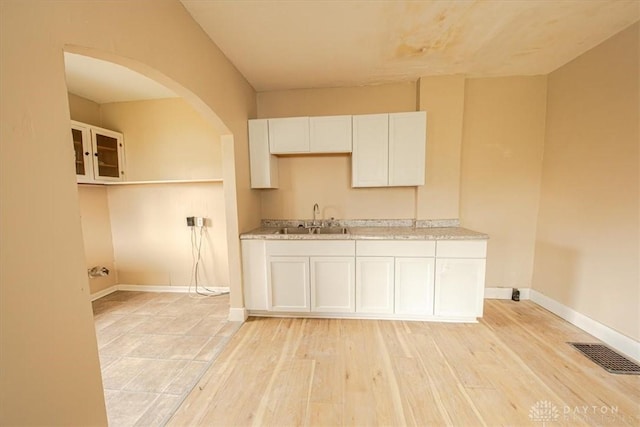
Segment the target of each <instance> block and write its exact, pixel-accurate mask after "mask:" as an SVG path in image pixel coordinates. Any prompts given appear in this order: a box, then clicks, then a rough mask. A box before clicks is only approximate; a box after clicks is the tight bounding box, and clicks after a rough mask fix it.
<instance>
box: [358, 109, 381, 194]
mask: <svg viewBox="0 0 640 427" xmlns="http://www.w3.org/2000/svg"><path fill="white" fill-rule="evenodd" d="M351 165H352V167H351V173H352V183H353V186H354V187H386V186H387V185H388V184H389V115H388V114H366V115H360V116H353V157H352V163H351Z"/></svg>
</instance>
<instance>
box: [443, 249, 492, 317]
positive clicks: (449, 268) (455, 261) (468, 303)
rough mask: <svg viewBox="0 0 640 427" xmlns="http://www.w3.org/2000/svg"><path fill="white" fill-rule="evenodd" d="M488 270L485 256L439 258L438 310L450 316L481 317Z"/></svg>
mask: <svg viewBox="0 0 640 427" xmlns="http://www.w3.org/2000/svg"><path fill="white" fill-rule="evenodd" d="M484 273H485V260H484V259H469V258H444V259H437V260H436V276H435V279H436V280H435V298H434V314H435V315H436V316H449V317H481V316H482V306H483V302H484Z"/></svg>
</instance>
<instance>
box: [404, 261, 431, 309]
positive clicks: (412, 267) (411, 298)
mask: <svg viewBox="0 0 640 427" xmlns="http://www.w3.org/2000/svg"><path fill="white" fill-rule="evenodd" d="M434 272H435V259H434V258H422V257H412V258H396V262H395V310H394V312H395V313H396V314H415V315H425V316H431V315H433V292H434V290H433V283H434Z"/></svg>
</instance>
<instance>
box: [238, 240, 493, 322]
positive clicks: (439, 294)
mask: <svg viewBox="0 0 640 427" xmlns="http://www.w3.org/2000/svg"><path fill="white" fill-rule="evenodd" d="M486 247H487V242H486V241H485V240H459V241H454V240H450V241H447V240H444V241H437V242H435V241H425V240H413V241H400V240H357V241H353V240H331V241H328V240H326V241H325V240H320V241H318V240H315V241H314V240H304V239H300V240H293V241H291V240H271V241H270V240H267V241H264V240H246V241H243V242H242V252H243V253H242V260H243V278H244V300H245V306H246V308H247V309H249V310H252V311H254V312H256V313H259V312H263V313H264V312H268V311H272V312H282V313H310V312H313V313H316V314H323V313H326V314H327V315H334V317H336V316H338V315H339V314H343V315H344V316H345V317H348V315H349V314H351V313H353V314H355V315H358V314H362V315H363V316H364V317H374V318H375V317H376V315H379V317H382V318H393V317H394V316H397V317H398V318H411V319H425V320H437V319H443V320H452V321H473V320H475V319H476V318H478V317H481V316H482V311H483V310H482V308H483V302H484V300H483V299H484V277H485V260H486Z"/></svg>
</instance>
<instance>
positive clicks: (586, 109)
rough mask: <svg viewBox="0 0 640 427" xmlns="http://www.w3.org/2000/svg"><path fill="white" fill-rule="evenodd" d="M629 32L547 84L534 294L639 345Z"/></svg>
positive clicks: (633, 72)
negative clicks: (599, 323)
mask: <svg viewBox="0 0 640 427" xmlns="http://www.w3.org/2000/svg"><path fill="white" fill-rule="evenodd" d="M639 40H640V34H639V31H638V24H635V25H633V26H632V27H630V28H629V29H627V30H625V31H624V32H622V33H619V34H618V35H616V36H614V37H613V38H611V39H609V40H607V41H605V42H604V43H602V44H601V45H599V46H597V47H595V48H594V49H592V50H590V51H588V52H587V53H585V54H584V55H582V56H580V57H578V58H577V59H575V60H574V61H572V62H570V63H568V64H567V65H565V66H563V67H561V68H560V69H558V70H556V71H554V72H553V73H551V74H550V75H549V79H548V85H549V88H548V92H549V93H548V104H547V134H546V143H545V153H544V163H543V172H542V192H541V200H540V214H539V219H538V234H537V241H536V253H535V265H534V274H533V288H534V289H536V290H537V291H539V292H541V293H543V294H545V295H548V296H549V297H551V298H553V299H554V300H557V301H559V302H561V303H562V304H565V305H567V306H569V307H571V308H572V309H574V310H576V311H578V312H580V313H582V314H584V315H585V316H588V317H590V318H592V319H594V320H597V321H599V322H601V323H603V324H605V325H607V326H609V327H611V328H613V329H615V330H617V331H619V332H621V333H623V334H625V335H627V336H629V337H631V338H634V339H636V340H640V318H639V317H638V316H639V314H638V313H639V311H638V307H639V306H640V286H639V285H638V284H639V283H640V278H639V272H638V262H639V259H640V254H639V252H638V244H639V241H640V230H639V228H638V227H639V214H638V213H639V212H638V203H639V198H640V188H639V185H638V182H639V168H638V162H639V158H638V156H639V150H638V145H639V143H638V141H639V140H640V132H639V130H638V126H639V123H638V118H639V117H640V111H639V104H640V94H639V91H640V88H639V85H638V75H639V69H638V68H639V67H638V64H639V63H640V58H639V57H638V51H639V48H640V47H639V42H638V41H639Z"/></svg>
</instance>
